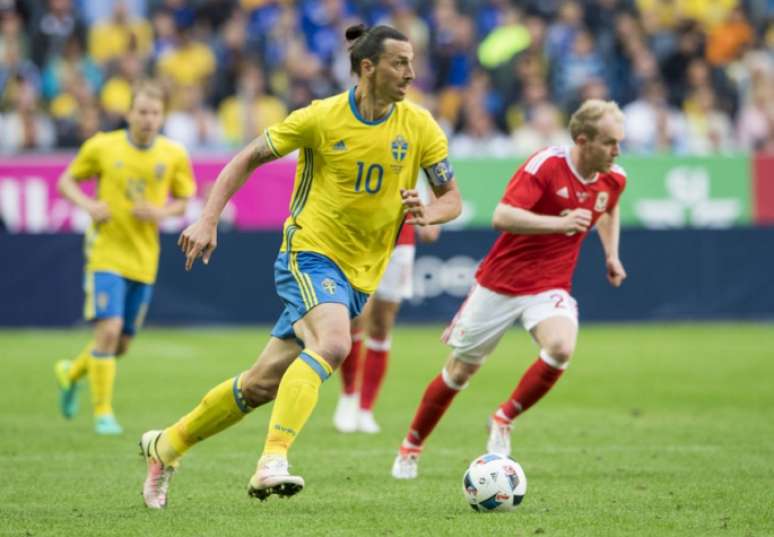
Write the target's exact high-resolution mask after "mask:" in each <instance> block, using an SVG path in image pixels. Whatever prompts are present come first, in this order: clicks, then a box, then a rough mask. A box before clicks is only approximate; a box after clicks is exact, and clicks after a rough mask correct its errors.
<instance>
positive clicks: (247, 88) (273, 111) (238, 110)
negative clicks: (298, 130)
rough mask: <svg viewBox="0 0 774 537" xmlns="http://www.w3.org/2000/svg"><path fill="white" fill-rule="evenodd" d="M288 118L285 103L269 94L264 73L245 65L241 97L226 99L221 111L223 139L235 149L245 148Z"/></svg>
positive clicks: (238, 93) (257, 68)
mask: <svg viewBox="0 0 774 537" xmlns="http://www.w3.org/2000/svg"><path fill="white" fill-rule="evenodd" d="M286 115H287V108H286V107H285V105H284V103H283V102H282V101H281V100H279V99H278V98H276V97H274V96H272V95H267V94H266V84H265V79H264V75H263V70H262V69H261V68H260V66H258V65H257V64H254V63H247V64H245V65H244V67H243V70H242V73H241V75H240V77H239V86H238V90H237V94H236V95H235V96H233V97H229V98H227V99H225V100H224V101H223V102H222V103H221V105H220V109H219V110H218V117H219V119H220V126H221V129H222V132H223V138H224V140H225V142H226V143H227V144H228V145H230V146H232V147H238V146H240V145H244V144H245V143H247V142H249V141H250V140H252V139H253V138H255V137H256V136H258V135H259V134H261V133H262V132H263V131H264V129H265V128H266V127H268V126H270V125H274V124H276V123H279V122H280V121H282V120H283V119H285V116H286Z"/></svg>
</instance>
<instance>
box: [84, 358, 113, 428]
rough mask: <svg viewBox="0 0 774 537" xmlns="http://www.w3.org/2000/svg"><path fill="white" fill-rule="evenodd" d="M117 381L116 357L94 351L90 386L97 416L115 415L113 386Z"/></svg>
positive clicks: (90, 371)
mask: <svg viewBox="0 0 774 537" xmlns="http://www.w3.org/2000/svg"><path fill="white" fill-rule="evenodd" d="M115 380H116V358H115V356H114V355H112V354H108V353H103V352H97V351H92V352H91V356H90V358H89V384H90V386H91V402H92V405H93V406H94V415H95V416H102V415H105V414H112V413H113V384H114V382H115Z"/></svg>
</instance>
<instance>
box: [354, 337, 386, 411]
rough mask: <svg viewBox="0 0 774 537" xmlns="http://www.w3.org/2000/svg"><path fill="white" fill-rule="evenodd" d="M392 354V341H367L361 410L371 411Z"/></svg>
mask: <svg viewBox="0 0 774 537" xmlns="http://www.w3.org/2000/svg"><path fill="white" fill-rule="evenodd" d="M389 353H390V340H389V339H388V340H386V341H379V340H375V339H368V341H366V357H365V363H364V364H363V384H362V385H361V386H360V408H361V409H362V410H371V409H372V408H373V406H374V401H376V396H377V395H379V388H381V387H382V381H383V380H384V374H385V373H386V371H387V357H388V355H389Z"/></svg>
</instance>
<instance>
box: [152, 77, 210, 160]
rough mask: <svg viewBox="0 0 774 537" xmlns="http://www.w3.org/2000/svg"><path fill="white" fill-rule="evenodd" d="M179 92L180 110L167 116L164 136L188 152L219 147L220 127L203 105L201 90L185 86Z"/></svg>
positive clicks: (197, 87)
mask: <svg viewBox="0 0 774 537" xmlns="http://www.w3.org/2000/svg"><path fill="white" fill-rule="evenodd" d="M181 92H182V94H181V102H180V108H179V109H178V110H174V111H172V112H171V113H170V114H169V115H168V116H167V121H166V122H165V126H164V134H166V135H167V136H169V137H170V138H172V139H173V140H176V141H178V142H180V143H181V144H183V145H184V146H185V147H186V149H188V150H193V149H204V148H207V147H210V148H216V147H219V146H221V145H222V137H221V133H220V126H219V125H218V120H217V118H216V117H215V114H214V113H213V112H212V110H210V109H208V108H206V107H205V105H204V95H203V93H202V88H201V87H199V86H186V87H184V88H182V90H181Z"/></svg>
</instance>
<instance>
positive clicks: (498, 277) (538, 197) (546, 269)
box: [476, 147, 626, 295]
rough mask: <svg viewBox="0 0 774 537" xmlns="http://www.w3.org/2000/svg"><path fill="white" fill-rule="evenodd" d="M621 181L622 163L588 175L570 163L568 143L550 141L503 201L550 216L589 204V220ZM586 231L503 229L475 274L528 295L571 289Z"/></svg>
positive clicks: (604, 208) (497, 287) (610, 201)
mask: <svg viewBox="0 0 774 537" xmlns="http://www.w3.org/2000/svg"><path fill="white" fill-rule="evenodd" d="M625 186H626V173H625V172H624V170H623V168H621V167H620V166H617V165H614V166H613V167H612V169H611V170H610V171H609V172H606V173H599V174H597V175H596V177H595V178H594V179H592V180H589V181H587V180H585V179H583V178H582V177H581V176H580V175H579V174H578V173H577V172H576V171H575V169H574V168H573V165H572V162H571V160H570V148H569V147H548V148H546V149H543V150H541V151H538V152H537V153H535V154H534V155H532V156H531V157H530V158H529V159H528V160H527V161H526V162H525V163H524V164H522V166H521V168H519V169H518V170H517V171H516V173H515V174H514V176H513V177H512V178H511V181H510V182H509V183H508V187H507V189H506V190H505V194H504V195H503V198H502V200H501V203H505V204H508V205H511V206H513V207H518V208H520V209H526V210H528V211H532V212H534V213H537V214H544V215H550V216H560V215H563V214H566V213H567V212H569V211H571V210H573V209H579V208H583V209H588V210H590V211H591V215H592V216H591V225H592V226H593V225H594V223H596V221H597V220H598V219H599V217H600V216H602V214H603V213H605V212H609V211H610V210H612V209H613V208H614V207H615V206H616V204H617V203H618V198H619V197H620V195H621V193H622V192H623V190H624V187H625ZM586 234H587V232H584V233H574V234H571V235H567V234H564V233H553V234H543V235H517V234H513V233H503V234H502V235H500V237H499V238H498V239H497V241H495V243H494V245H493V246H492V248H491V249H490V250H489V253H488V254H487V256H486V257H485V258H484V260H483V261H482V262H481V265H480V266H479V268H478V271H477V272H476V280H477V281H478V283H479V284H481V285H483V286H484V287H486V288H487V289H490V290H492V291H496V292H498V293H502V294H506V295H532V294H536V293H539V292H541V291H546V290H548V289H565V290H566V291H567V292H569V291H570V288H571V286H572V274H573V271H574V270H575V264H576V262H577V261H578V253H579V252H580V245H581V242H583V239H584V238H585V237H586Z"/></svg>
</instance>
